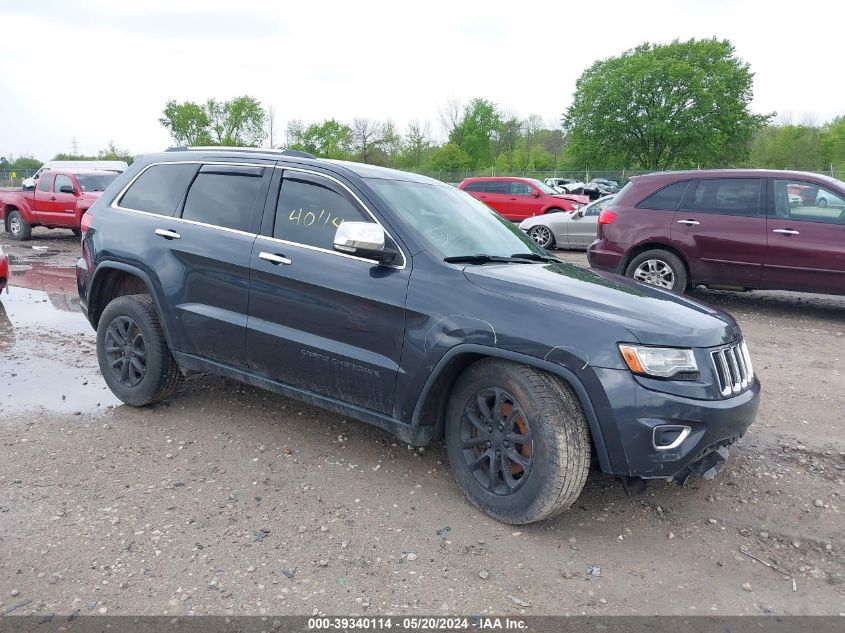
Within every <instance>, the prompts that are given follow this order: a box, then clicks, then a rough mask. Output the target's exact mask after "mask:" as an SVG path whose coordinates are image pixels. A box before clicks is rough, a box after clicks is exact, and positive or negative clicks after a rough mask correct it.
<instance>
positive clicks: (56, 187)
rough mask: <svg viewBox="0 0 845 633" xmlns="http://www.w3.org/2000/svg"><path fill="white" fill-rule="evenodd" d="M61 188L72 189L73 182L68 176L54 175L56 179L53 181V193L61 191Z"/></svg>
mask: <svg viewBox="0 0 845 633" xmlns="http://www.w3.org/2000/svg"><path fill="white" fill-rule="evenodd" d="M62 187H71V188H73V181H72V180H71V179H70V176H65V175H64V174H56V179H55V180H54V181H53V191H61V190H62Z"/></svg>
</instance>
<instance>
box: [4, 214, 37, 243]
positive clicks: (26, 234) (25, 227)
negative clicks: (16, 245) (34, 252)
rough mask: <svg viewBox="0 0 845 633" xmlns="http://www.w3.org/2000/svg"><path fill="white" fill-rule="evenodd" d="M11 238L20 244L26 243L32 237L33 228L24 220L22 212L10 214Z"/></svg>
mask: <svg viewBox="0 0 845 633" xmlns="http://www.w3.org/2000/svg"><path fill="white" fill-rule="evenodd" d="M6 226H8V227H9V236H10V237H11V238H12V239H13V240H16V241H18V242H24V241H26V240H28V239H30V238H31V237H32V227H31V226H30V225H29V224H27V222H26V220H24V219H23V216H22V215H21V212H20V211H17V210H15V211H12V212H11V213H10V214H9V220H8V224H7V225H6Z"/></svg>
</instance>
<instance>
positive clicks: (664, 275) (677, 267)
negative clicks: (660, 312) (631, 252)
mask: <svg viewBox="0 0 845 633" xmlns="http://www.w3.org/2000/svg"><path fill="white" fill-rule="evenodd" d="M625 276H626V277H630V278H631V279H634V280H636V281H641V282H643V283H646V284H650V285H652V286H657V287H658V288H663V289H665V290H671V291H673V292H678V293H682V292H684V291H685V290H686V289H687V283H688V277H687V269H686V266H684V262H682V261H681V259H680V257H678V256H677V255H675V254H674V253H670V252H669V251H666V250H663V249H662V248H658V249H653V250H650V251H645V252H644V253H640V254H639V255H637V256H636V257H635V258H634V259H632V260H631V263H630V264H628V268H627V269H625Z"/></svg>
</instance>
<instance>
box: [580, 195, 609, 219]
mask: <svg viewBox="0 0 845 633" xmlns="http://www.w3.org/2000/svg"><path fill="white" fill-rule="evenodd" d="M611 202H613V198H602V199H601V200H596V201H595V202H593V203H592V204H591V205H590V206H588V207H587V208H586V209H584V216H585V217H586V216H592V215H599V214H600V213H601V210H602V209H604V208H605V207H606V206H607V205H609V204H610V203H611Z"/></svg>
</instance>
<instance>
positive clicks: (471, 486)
mask: <svg viewBox="0 0 845 633" xmlns="http://www.w3.org/2000/svg"><path fill="white" fill-rule="evenodd" d="M446 449H447V452H448V454H449V462H450V463H451V465H452V470H453V471H454V474H455V479H456V480H457V482H458V485H459V486H460V487H461V490H463V492H464V494H465V495H466V496H467V497H468V498H469V500H470V501H471V502H472V503H473V504H474V505H475V506H476V507H478V508H479V509H481V510H483V511H484V512H486V513H487V514H489V515H490V516H492V517H494V518H496V519H499V520H500V521H504V522H506V523H514V524H524V523H531V522H533V521H539V520H541V519H545V518H547V517H550V516H552V515H553V514H556V513H557V512H560V511H562V510H565V509H566V508H568V507H569V506H571V505H572V503H574V502H575V499H577V498H578V495H579V494H580V492H581V489H582V488H583V487H584V482H585V481H586V480H587V472H588V470H589V464H590V436H589V431H588V429H587V421H586V419H585V417H584V413H583V411H582V410H581V406H580V404H579V402H578V400H577V398H576V397H575V395H574V394H573V393H572V391H571V390H570V389H569V387H568V386H567V385H565V384H564V383H563V382H561V381H560V380H559V379H558V378H556V377H554V376H551V375H549V374H546V373H544V372H541V371H538V370H536V369H533V368H531V367H528V366H525V365H519V364H516V363H512V362H508V361H504V360H499V359H488V360H482V361H479V362H477V363H475V364H474V365H472V366H471V367H470V368H469V369H467V370H466V371H465V372H464V373H463V374H462V375H461V376H460V378H459V379H458V381H457V382H456V384H455V387H454V389H453V390H452V394H451V396H450V399H449V405H448V408H447V418H446Z"/></svg>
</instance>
